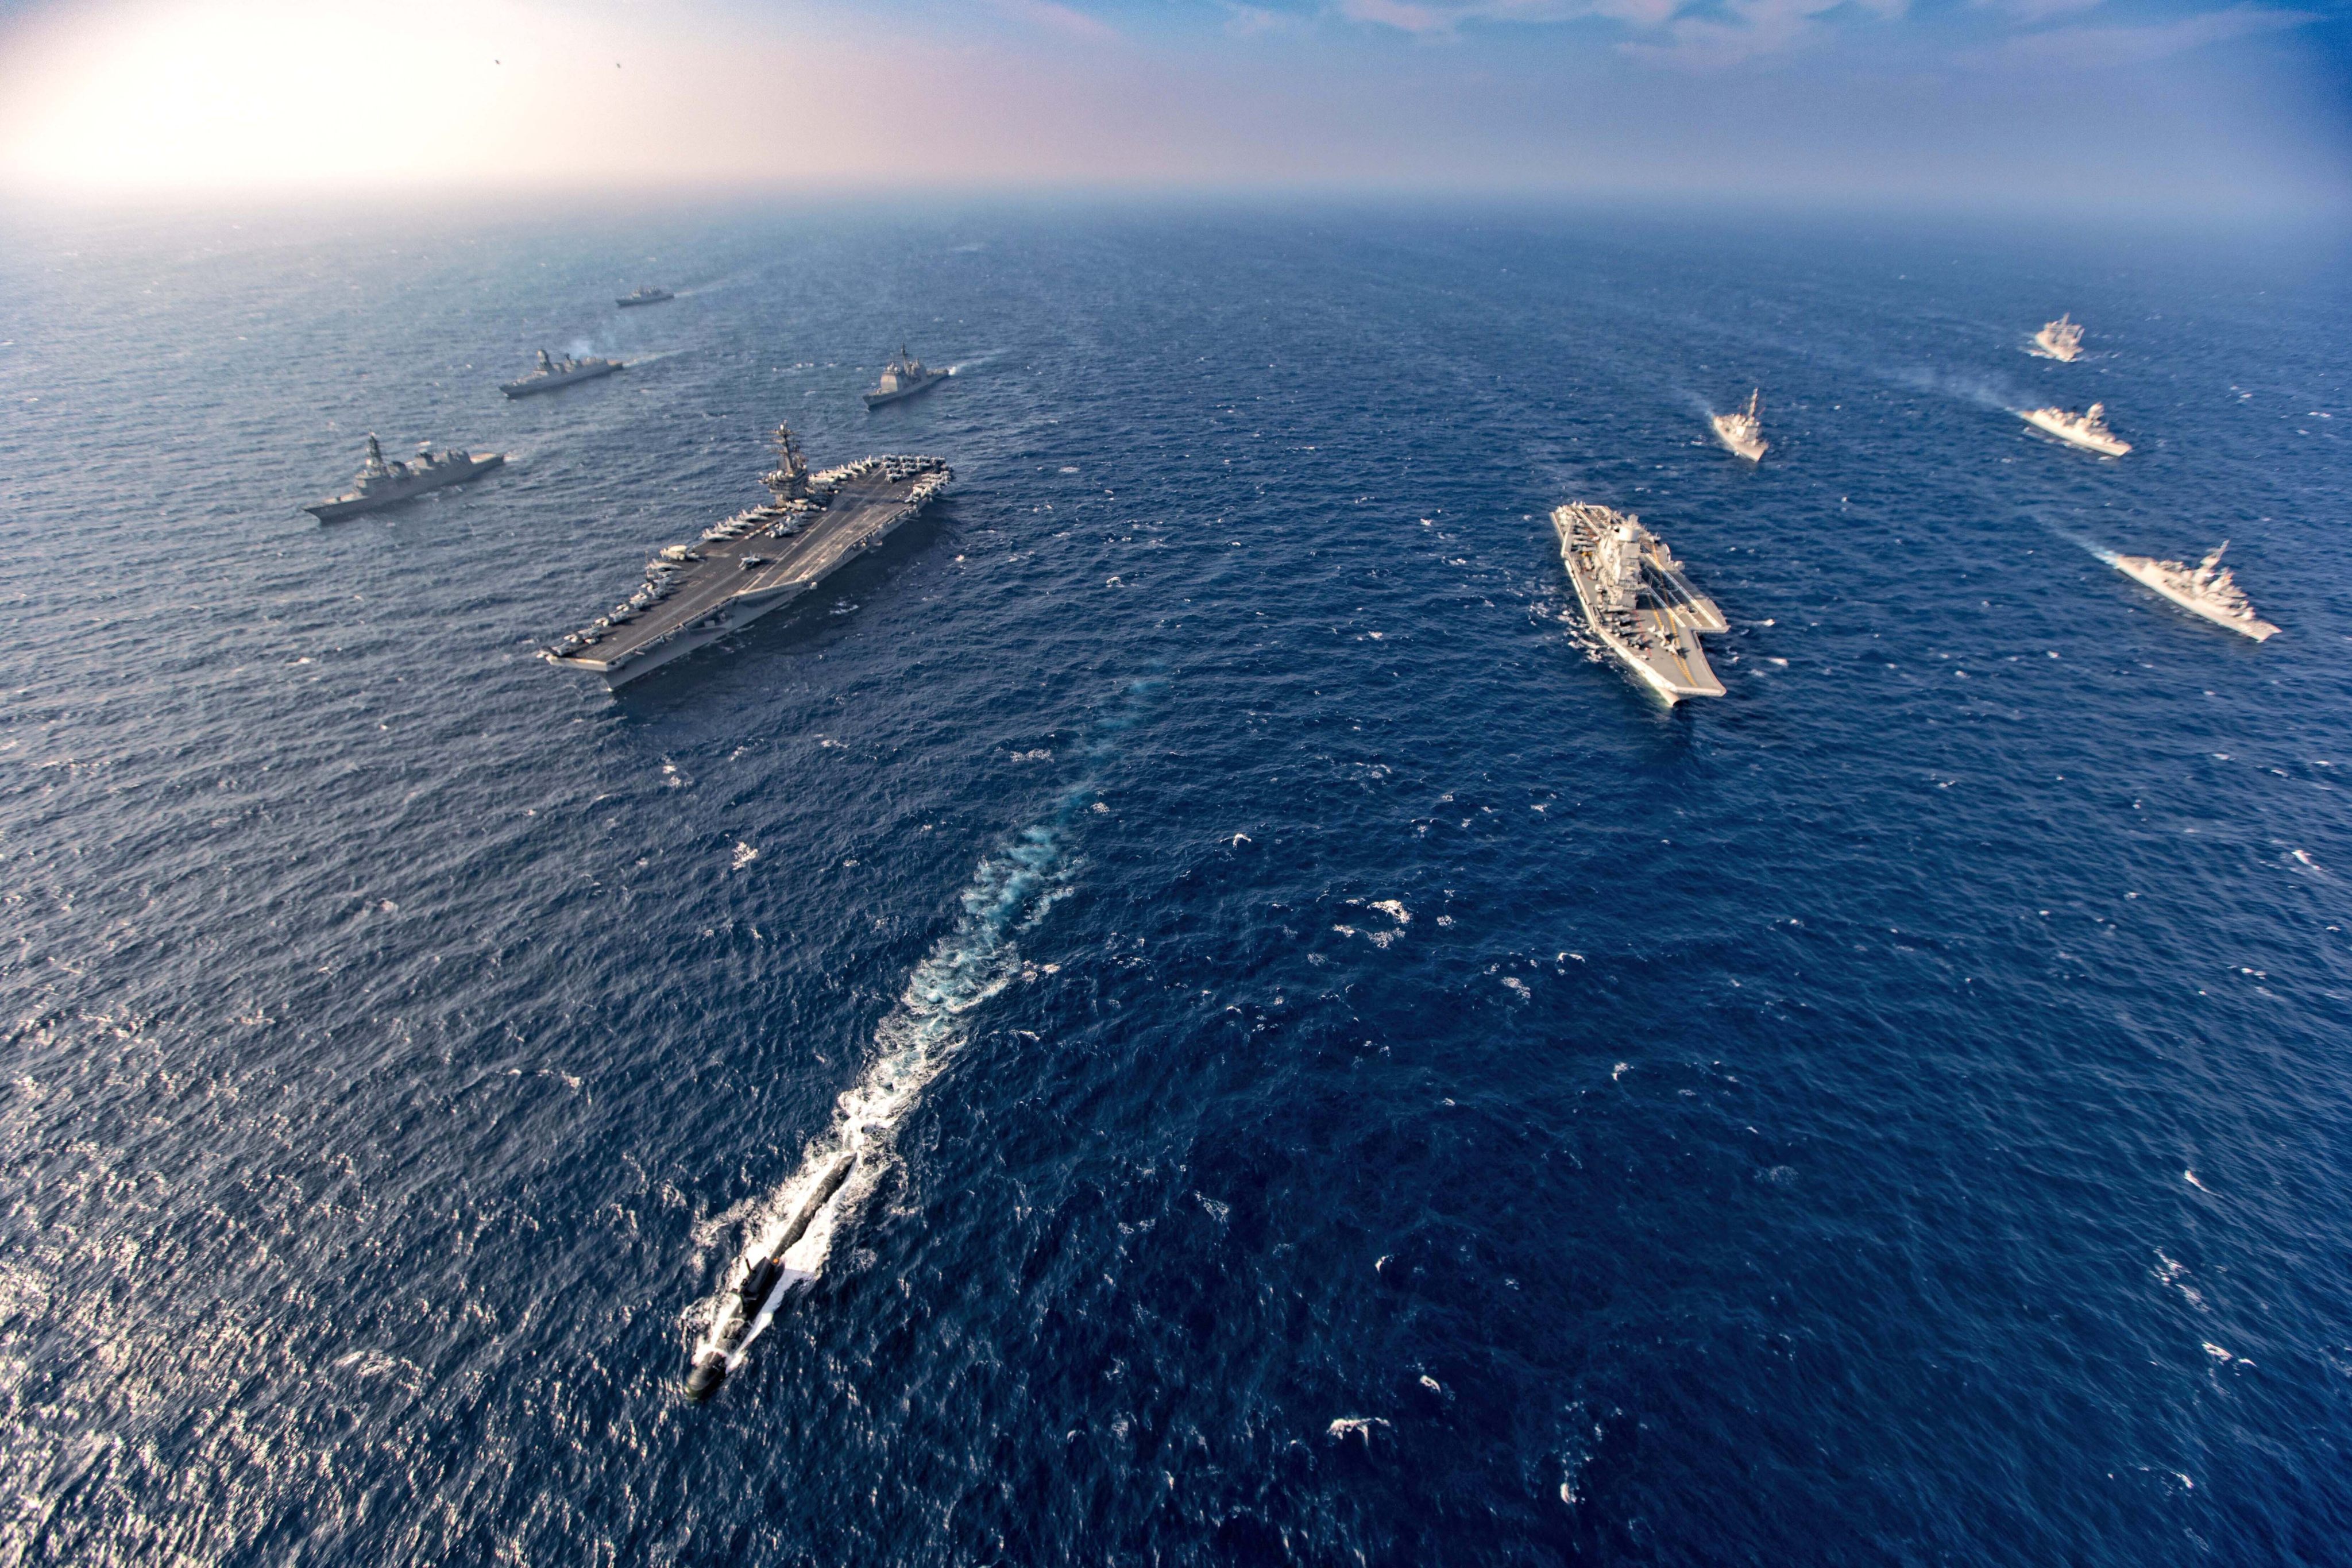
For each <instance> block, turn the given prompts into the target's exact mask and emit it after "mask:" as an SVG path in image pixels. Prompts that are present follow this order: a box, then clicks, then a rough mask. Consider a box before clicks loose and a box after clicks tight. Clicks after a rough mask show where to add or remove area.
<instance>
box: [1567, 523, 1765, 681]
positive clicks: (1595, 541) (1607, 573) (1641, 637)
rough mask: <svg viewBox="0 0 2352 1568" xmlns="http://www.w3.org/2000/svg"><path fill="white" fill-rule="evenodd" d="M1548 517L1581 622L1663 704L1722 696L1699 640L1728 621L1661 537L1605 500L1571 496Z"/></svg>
mask: <svg viewBox="0 0 2352 1568" xmlns="http://www.w3.org/2000/svg"><path fill="white" fill-rule="evenodd" d="M1551 521H1552V526H1553V527H1554V528H1555V529H1557V530H1559V558H1560V560H1561V561H1562V562H1563V563H1566V565H1567V567H1568V580H1569V583H1570V584H1571V585H1572V586H1573V587H1574V588H1575V589H1576V602H1577V604H1578V605H1579V606H1580V607H1581V608H1582V609H1583V611H1584V619H1585V624H1586V625H1588V626H1591V628H1592V630H1593V633H1594V635H1595V636H1597V637H1600V638H1601V642H1602V643H1603V644H1604V645H1605V646H1606V647H1608V649H1609V651H1610V652H1611V653H1613V654H1615V655H1616V656H1617V658H1618V659H1619V661H1620V662H1622V664H1623V665H1624V666H1625V668H1628V669H1630V670H1632V671H1633V673H1634V674H1635V675H1638V676H1640V677H1641V678H1642V679H1643V681H1644V682H1645V683H1646V684H1648V685H1649V686H1650V687H1651V688H1652V689H1654V690H1656V691H1657V692H1659V693H1660V694H1661V695H1663V696H1664V698H1665V700H1667V701H1668V702H1669V703H1673V702H1677V701H1680V700H1682V699H1683V698H1685V697H1720V696H1722V695H1723V682H1722V681H1720V680H1718V679H1716V675H1715V671H1714V669H1712V668H1709V666H1708V664H1707V662H1706V650H1705V649H1703V648H1701V647H1699V641H1698V639H1699V634H1700V633H1702V632H1724V631H1728V630H1730V624H1729V623H1728V622H1727V621H1726V620H1725V619H1724V618H1723V612H1722V611H1721V610H1719V609H1717V608H1716V605H1715V601H1714V600H1713V599H1710V598H1708V597H1707V596H1706V595H1704V594H1702V593H1700V592H1699V591H1698V590H1697V589H1696V588H1694V587H1692V586H1691V584H1690V579H1689V578H1687V577H1685V575H1684V574H1683V566H1682V563H1681V562H1679V561H1676V560H1675V555H1674V552H1673V551H1671V550H1669V549H1667V548H1666V543H1665V541H1664V540H1662V539H1660V538H1659V537H1658V536H1657V535H1656V534H1654V533H1652V532H1651V531H1649V530H1648V529H1646V528H1644V527H1643V526H1642V520H1641V519H1640V518H1638V517H1635V516H1633V514H1632V513H1631V512H1621V511H1612V510H1610V509H1609V508H1607V507H1605V506H1592V505H1589V504H1586V503H1582V502H1573V501H1572V502H1570V503H1569V504H1567V505H1565V506H1562V507H1559V508H1557V509H1556V510H1554V511H1553V512H1552V514H1551Z"/></svg>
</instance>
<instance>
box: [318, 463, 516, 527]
mask: <svg viewBox="0 0 2352 1568" xmlns="http://www.w3.org/2000/svg"><path fill="white" fill-rule="evenodd" d="M506 460H507V459H506V455H505V454H504V453H502V452H500V453H493V454H492V455H490V456H489V457H487V458H475V459H473V461H471V462H470V463H468V464H467V465H466V467H465V468H464V470H463V471H457V470H454V469H453V470H452V471H451V472H450V473H449V475H448V476H447V477H446V478H444V477H443V476H441V475H438V474H434V475H430V476H427V478H426V479H425V480H423V481H421V482H419V483H417V484H415V485H413V486H410V487H408V488H406V489H403V490H402V491H401V492H400V493H399V494H398V495H384V496H337V497H336V498H335V499H334V500H324V501H320V502H319V503H318V504H316V505H315V506H306V507H304V508H303V509H302V510H304V511H307V512H309V513H310V515H311V516H312V517H315V518H317V519H318V520H319V521H320V522H341V521H342V520H343V519H345V518H347V517H357V516H358V515H359V514H360V513H362V512H363V511H382V510H383V509H384V508H386V507H389V506H399V505H401V504H402V503H403V502H405V501H412V500H415V499H416V498H417V497H418V496H423V495H431V494H432V493H433V492H434V491H436V490H446V489H448V488H449V487H450V486H452V485H462V484H464V483H466V482H467V480H468V479H479V478H481V477H482V476H483V475H484V474H487V473H488V472H489V471H490V470H491V469H493V468H504V467H505V466H506Z"/></svg>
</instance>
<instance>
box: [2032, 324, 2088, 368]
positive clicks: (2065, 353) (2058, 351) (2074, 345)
mask: <svg viewBox="0 0 2352 1568" xmlns="http://www.w3.org/2000/svg"><path fill="white" fill-rule="evenodd" d="M2025 352H2026V353H2031V354H2040V355H2041V356H2042V358H2043V359H2057V360H2071V359H2074V358H2075V357H2077V356H2078V355H2080V354H2081V353H2082V352H2083V329H2082V327H2081V326H2080V325H2078V324H2077V323H2075V322H2074V321H2069V320H2067V319H2066V318H2065V317H2063V316H2061V317H2059V318H2058V319H2057V320H2056V321H2045V322H2043V323H2042V330H2041V331H2038V332H2036V333H2034V334H2033V345H2032V347H2031V348H2029V349H2027V350H2026V351H2025Z"/></svg>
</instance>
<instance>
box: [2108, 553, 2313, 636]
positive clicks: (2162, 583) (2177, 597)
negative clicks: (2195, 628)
mask: <svg viewBox="0 0 2352 1568" xmlns="http://www.w3.org/2000/svg"><path fill="white" fill-rule="evenodd" d="M2229 548H2230V542H2229V541H2228V540H2226V539H2225V540H2223V541H2222V542H2221V550H2216V551H2214V552H2213V553H2212V554H2210V555H2208V556H2207V557H2205V559H2204V560H2202V561H2200V562H2199V563H2197V565H2196V567H2195V568H2194V569H2193V570H2192V569H2191V568H2189V567H2188V566H2185V565H2183V564H2182V563H2179V562H2178V561H2158V560H2157V559H2156V558H2155V557H2154V556H2152V555H2110V556H2108V557H2107V561H2108V562H2109V563H2110V564H2112V565H2113V566H2114V567H2115V569H2116V571H2118V572H2120V573H2122V574H2124V575H2125V576H2126V577H2129V578H2130V579H2132V580H2133V581H2134V582H2136V583H2144V584H2147V586H2148V587H2151V588H2153V589H2155V590H2156V591H2157V592H2158V593H2159V594H2161V595H2164V596H2165V597H2166V598H2168V599H2169V600H2171V601H2172V602H2173V603H2174V604H2176V605H2179V606H2180V607H2181V608H2182V609H2184V610H2187V611H2189V613H2190V614H2192V615H2198V616H2204V617H2205V618H2206V619H2207V620H2209V621H2210V622H2212V623H2213V624H2214V625H2215V626H2227V627H2229V628H2230V629H2231V631H2233V632H2237V633H2239V634H2240V635H2241V636H2243V637H2252V638H2253V639H2254V640H2255V641H2256V642H2262V641H2263V640H2265V639H2267V638H2270V637H2276V636H2277V635H2278V627H2276V626H2273V625H2271V624H2270V622H2268V621H2266V620H2264V619H2263V618H2262V617H2261V616H2258V615H2256V614H2254V606H2253V604H2252V601H2251V600H2249V599H2248V598H2247V597H2246V592H2245V590H2244V589H2242V588H2241V587H2239V586H2238V584H2237V581H2236V579H2235V578H2233V577H2231V574H2230V569H2229V568H2228V567H2227V566H2224V565H2222V564H2221V551H2222V550H2227V549H2229Z"/></svg>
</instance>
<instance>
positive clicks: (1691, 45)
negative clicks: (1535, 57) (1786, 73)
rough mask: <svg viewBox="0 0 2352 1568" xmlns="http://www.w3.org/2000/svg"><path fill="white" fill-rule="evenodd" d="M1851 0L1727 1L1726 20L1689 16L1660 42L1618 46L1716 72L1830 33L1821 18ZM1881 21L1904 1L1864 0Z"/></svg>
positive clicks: (1630, 52)
mask: <svg viewBox="0 0 2352 1568" xmlns="http://www.w3.org/2000/svg"><path fill="white" fill-rule="evenodd" d="M1860 3H1861V5H1862V6H1863V8H1864V9H1866V10H1870V11H1874V12H1876V13H1877V14H1878V15H1879V16H1883V17H1894V16H1901V15H1902V14H1903V12H1904V9H1905V0H1860ZM1851 4H1853V0H1727V4H1726V5H1725V6H1724V7H1723V9H1724V12H1725V16H1723V17H1720V18H1718V17H1714V16H1685V17H1682V18H1681V19H1679V20H1677V21H1675V22H1674V23H1673V24H1672V25H1670V26H1668V27H1667V28H1666V29H1665V31H1666V37H1667V41H1666V42H1664V43H1662V44H1651V43H1625V44H1620V45H1619V46H1618V48H1619V49H1620V50H1621V51H1622V53H1624V54H1627V55H1631V56H1632V57H1633V58H1635V59H1643V60H1649V61H1652V62H1654V63H1655V64H1658V65H1666V66H1675V67H1678V68H1682V69H1685V70H1713V69H1720V68H1723V67H1726V66H1735V65H1738V64H1739V63H1741V62H1742V61H1744V60H1750V59H1754V58H1757V57H1758V56H1759V55H1774V54H1780V53H1782V52H1784V51H1786V50H1789V49H1793V48H1796V47H1799V46H1800V45H1801V44H1805V43H1808V42H1810V41H1811V40H1812V39H1813V38H1815V37H1818V36H1820V35H1822V33H1824V32H1825V31H1826V30H1827V29H1826V28H1825V27H1824V26H1823V25H1822V20H1821V18H1822V16H1825V15H1827V14H1828V13H1830V12H1832V11H1842V10H1844V9H1846V8H1848V6H1849V5H1851Z"/></svg>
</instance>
